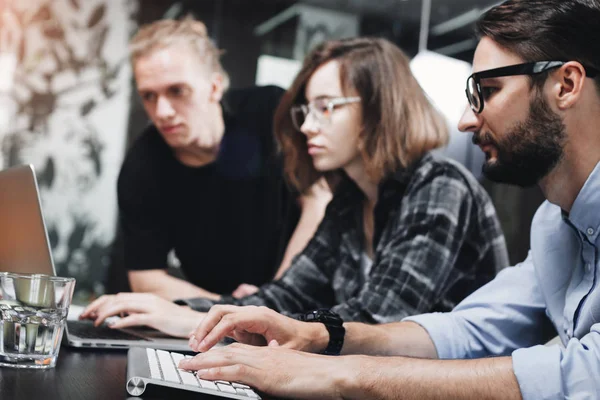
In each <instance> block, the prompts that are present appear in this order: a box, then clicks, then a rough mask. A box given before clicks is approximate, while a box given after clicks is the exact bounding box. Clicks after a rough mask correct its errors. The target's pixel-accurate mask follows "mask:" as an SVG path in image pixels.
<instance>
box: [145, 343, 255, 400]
mask: <svg viewBox="0 0 600 400" xmlns="http://www.w3.org/2000/svg"><path fill="white" fill-rule="evenodd" d="M146 355H147V357H148V366H149V368H150V378H152V379H156V380H159V381H167V382H171V383H175V384H180V385H181V386H180V387H181V389H186V388H189V389H192V390H193V388H202V389H205V390H207V391H213V392H214V395H220V396H223V397H233V396H235V397H234V398H240V397H241V398H247V399H260V396H259V395H258V394H257V393H256V392H255V391H254V390H252V388H250V387H249V386H246V385H242V384H240V383H235V382H226V381H207V380H204V379H200V378H198V377H197V376H196V375H195V374H194V373H192V372H189V371H185V370H183V369H179V368H177V365H179V361H181V360H183V359H184V358H191V357H192V356H189V355H184V354H180V353H175V352H169V351H164V350H154V349H146ZM228 395H233V396H228Z"/></svg>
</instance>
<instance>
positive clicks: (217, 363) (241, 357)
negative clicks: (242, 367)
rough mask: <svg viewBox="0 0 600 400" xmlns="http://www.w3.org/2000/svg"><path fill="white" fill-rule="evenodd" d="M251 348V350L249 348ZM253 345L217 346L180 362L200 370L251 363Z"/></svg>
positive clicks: (187, 367)
mask: <svg viewBox="0 0 600 400" xmlns="http://www.w3.org/2000/svg"><path fill="white" fill-rule="evenodd" d="M249 349H250V350H249ZM252 349H253V348H252V347H251V346H246V345H242V344H239V343H233V344H231V345H229V346H226V347H220V348H215V349H214V350H211V351H209V352H206V353H198V354H196V355H195V356H194V357H192V358H186V359H184V360H182V361H181V362H180V364H179V365H180V367H181V368H185V369H189V370H194V371H195V370H198V369H204V368H212V367H222V366H227V365H233V364H249V363H251V362H252V357H253V354H254V353H252Z"/></svg>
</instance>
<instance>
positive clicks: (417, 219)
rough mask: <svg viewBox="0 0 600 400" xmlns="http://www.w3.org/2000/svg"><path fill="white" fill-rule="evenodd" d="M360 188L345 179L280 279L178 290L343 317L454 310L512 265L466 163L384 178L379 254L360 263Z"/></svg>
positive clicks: (204, 306) (207, 303) (441, 161)
mask: <svg viewBox="0 0 600 400" xmlns="http://www.w3.org/2000/svg"><path fill="white" fill-rule="evenodd" d="M363 199H364V197H363V194H362V192H361V191H360V190H359V189H358V187H357V186H356V185H355V184H354V183H353V182H352V181H351V180H350V179H346V181H345V182H343V183H342V185H340V186H339V187H338V190H336V193H335V195H334V197H333V199H332V200H331V202H330V204H329V205H328V207H327V210H326V213H325V217H324V218H323V221H322V222H321V224H320V225H319V228H318V229H317V232H316V233H315V235H314V237H313V238H312V239H311V240H310V241H309V243H308V244H307V246H306V248H305V249H304V250H303V251H302V252H301V253H300V254H298V255H297V256H296V257H295V258H294V260H293V262H292V265H291V266H290V268H289V269H288V270H287V272H286V273H285V274H284V275H283V276H282V277H281V279H279V280H277V281H273V282H270V283H267V284H264V285H262V286H261V288H260V290H259V291H258V292H257V293H256V294H254V295H251V296H247V297H244V298H242V299H235V298H233V297H231V296H223V297H222V298H221V300H219V301H211V300H208V299H204V298H198V299H185V300H179V301H178V302H179V303H180V304H187V305H189V306H190V307H192V308H193V309H195V310H198V311H207V310H208V309H209V308H210V307H211V306H212V305H213V304H235V305H258V306H266V307H269V308H272V309H274V310H276V311H279V312H281V313H284V314H295V313H301V312H307V311H310V310H313V309H318V308H329V309H331V310H332V311H334V312H336V313H338V314H339V315H340V316H341V317H342V319H343V320H344V321H360V322H367V323H385V322H392V321H399V320H401V319H402V318H404V317H407V316H410V315H414V314H421V313H426V312H434V311H450V310H451V309H452V308H453V307H454V306H455V305H456V304H457V303H458V302H460V301H461V300H462V299H463V298H464V297H466V296H467V295H469V294H470V293H472V292H473V291H475V290H476V289H477V288H479V287H480V286H482V285H483V284H485V283H487V282H488V281H490V280H491V279H492V278H493V277H494V276H495V274H496V272H497V271H499V270H500V269H502V268H504V267H505V266H507V265H508V255H507V252H506V244H505V241H504V236H503V234H502V230H501V228H500V224H499V222H498V219H497V217H496V212H495V209H494V206H493V205H492V202H491V200H490V198H489V197H488V195H487V193H486V192H485V190H484V189H483V188H482V187H481V186H480V185H479V183H478V182H477V181H476V180H475V179H474V178H473V176H472V175H471V174H470V173H469V172H468V171H466V170H465V169H464V168H463V167H462V166H461V165H459V164H458V163H455V162H453V161H450V160H447V159H445V158H442V157H440V156H437V155H435V156H434V155H432V154H427V155H425V156H424V157H423V158H422V159H421V160H420V161H419V162H417V163H416V164H415V165H414V167H413V168H412V169H411V170H410V171H406V170H404V171H400V172H398V173H396V174H395V175H393V176H391V177H389V178H388V179H385V180H384V181H383V182H382V184H380V186H379V200H378V203H377V205H376V207H375V210H374V223H375V232H374V237H373V248H374V258H373V263H372V265H371V267H370V269H369V270H368V271H366V273H365V271H363V270H361V254H362V252H363V248H364V246H363V243H364V229H363V221H362V218H363V217H362V215H363Z"/></svg>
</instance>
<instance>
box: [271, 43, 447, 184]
mask: <svg viewBox="0 0 600 400" xmlns="http://www.w3.org/2000/svg"><path fill="white" fill-rule="evenodd" d="M333 60H335V61H337V62H338V63H339V66H340V81H341V84H342V88H343V91H344V93H345V94H348V93H349V92H355V93H357V94H358V96H360V98H361V99H362V101H361V103H360V106H361V107H362V115H363V132H362V133H361V136H360V145H359V147H360V150H361V153H362V154H361V155H362V157H363V160H364V162H365V166H366V168H367V173H368V174H369V176H370V177H371V178H372V179H373V180H374V181H379V180H380V179H382V178H384V177H385V176H387V175H389V174H391V173H394V172H395V171H397V170H398V169H400V168H407V167H408V166H410V165H411V164H412V163H413V162H415V161H416V160H418V159H420V158H421V157H422V156H423V155H424V154H425V153H426V152H428V151H430V150H432V149H434V148H437V147H440V146H442V145H444V144H446V143H447V141H448V130H447V126H446V123H445V120H444V119H443V118H442V117H441V115H440V114H439V113H438V112H437V110H435V108H434V107H433V106H432V105H431V103H430V102H429V100H428V99H427V97H426V95H425V93H424V92H423V90H422V89H421V87H420V86H419V84H418V83H417V81H416V79H415V78H414V76H413V75H412V73H411V72H410V67H409V60H408V57H407V56H406V55H404V53H403V52H402V51H401V50H400V49H399V48H398V47H396V46H395V45H393V44H392V43H390V42H388V41H387V40H385V39H379V38H353V39H343V40H334V41H327V42H324V43H323V44H321V45H319V46H318V47H317V48H315V49H314V50H313V51H312V52H311V53H310V54H309V55H308V56H307V57H306V58H305V60H304V64H303V66H302V68H301V70H300V72H299V73H298V75H297V76H296V79H295V80H294V82H293V84H292V85H291V87H290V89H289V90H288V91H287V92H286V94H285V95H284V96H283V99H282V100H281V103H280V104H279V107H278V108H277V111H276V113H275V120H274V128H275V135H276V137H277V140H278V141H279V145H280V147H281V150H282V151H283V154H284V158H285V166H284V168H285V173H286V176H287V179H288V181H289V182H290V183H291V184H292V185H293V186H294V187H295V188H296V189H298V190H299V191H301V192H304V191H305V190H306V189H307V188H308V187H310V186H311V185H312V184H313V183H314V182H315V181H316V180H318V179H319V178H320V177H321V176H323V175H324V174H323V173H321V172H319V171H317V170H316V169H315V168H314V166H313V163H312V159H311V157H310V155H309V154H308V148H307V144H306V137H305V135H304V134H303V133H301V132H299V131H298V130H296V129H295V128H294V125H293V123H292V119H291V116H290V109H291V107H292V106H293V105H295V104H301V103H306V97H305V89H306V85H307V83H308V81H309V80H310V78H311V76H312V75H313V73H314V72H315V71H316V70H317V69H318V68H319V67H320V66H321V65H323V64H325V63H327V62H329V61H333Z"/></svg>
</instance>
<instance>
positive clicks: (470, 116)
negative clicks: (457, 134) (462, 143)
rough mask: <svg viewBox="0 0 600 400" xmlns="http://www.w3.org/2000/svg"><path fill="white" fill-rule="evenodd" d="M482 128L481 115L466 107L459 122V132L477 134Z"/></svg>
mask: <svg viewBox="0 0 600 400" xmlns="http://www.w3.org/2000/svg"><path fill="white" fill-rule="evenodd" d="M480 128H481V118H480V117H479V114H475V112H474V111H473V110H472V109H471V107H470V106H466V108H465V111H464V112H463V115H462V117H461V118H460V121H458V130H459V131H461V132H476V131H478V130H479V129H480Z"/></svg>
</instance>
